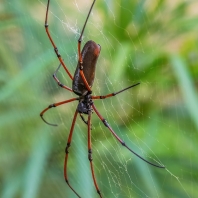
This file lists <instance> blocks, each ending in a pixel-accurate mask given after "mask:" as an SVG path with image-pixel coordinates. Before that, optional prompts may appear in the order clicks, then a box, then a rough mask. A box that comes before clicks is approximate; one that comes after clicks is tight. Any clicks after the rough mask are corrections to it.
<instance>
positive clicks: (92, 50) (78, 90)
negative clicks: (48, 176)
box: [40, 0, 165, 198]
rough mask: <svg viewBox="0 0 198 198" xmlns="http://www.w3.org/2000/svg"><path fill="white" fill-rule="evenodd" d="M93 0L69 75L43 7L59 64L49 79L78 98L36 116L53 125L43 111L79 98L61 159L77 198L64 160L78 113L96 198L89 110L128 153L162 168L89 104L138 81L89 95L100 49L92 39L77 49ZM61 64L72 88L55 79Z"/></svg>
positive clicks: (112, 94)
mask: <svg viewBox="0 0 198 198" xmlns="http://www.w3.org/2000/svg"><path fill="white" fill-rule="evenodd" d="M95 1H96V0H93V3H92V5H91V8H90V10H89V13H88V16H87V18H86V20H85V23H84V26H83V28H82V32H81V34H80V37H79V39H78V64H77V68H76V71H75V73H74V76H72V75H71V73H70V72H69V70H68V69H67V66H66V64H65V63H64V61H63V59H62V57H61V55H60V53H59V51H58V48H57V46H56V45H55V43H54V41H53V39H52V37H51V35H50V33H49V29H48V27H49V25H48V23H47V21H48V11H49V3H50V0H48V3H47V10H46V18H45V29H46V33H47V35H48V37H49V40H50V42H51V44H52V46H53V48H54V51H55V53H56V55H57V57H58V59H59V62H60V65H59V66H58V68H57V69H56V71H55V73H54V74H53V78H54V79H55V81H56V82H57V83H58V85H59V86H60V87H62V88H64V89H66V90H68V91H70V92H73V93H75V94H77V95H78V97H76V98H72V99H69V100H65V101H62V102H57V103H53V104H51V105H49V106H48V107H47V108H45V109H44V110H43V111H42V112H41V113H40V116H41V118H42V119H43V121H44V122H46V123H47V124H49V125H52V126H57V125H56V124H51V123H49V122H47V121H46V120H45V119H44V118H43V115H44V113H45V112H46V111H47V110H49V109H51V108H52V107H57V106H60V105H63V104H66V103H69V102H73V101H79V103H78V106H77V108H76V111H75V113H74V117H73V121H72V125H71V128H70V132H69V137H68V140H67V145H66V148H65V161H64V177H65V181H66V183H67V184H68V186H69V187H70V188H71V190H72V191H73V192H74V193H75V194H76V195H77V196H78V197H80V195H79V194H78V193H77V192H76V190H74V188H73V187H72V186H71V185H70V183H69V180H68V175H67V162H68V157H69V147H70V146H71V141H72V135H73V131H74V126H75V123H76V118H77V115H78V114H79V115H80V117H81V118H82V120H83V121H84V122H85V123H86V124H87V129H88V159H89V161H90V167H91V173H92V178H93V182H94V186H95V188H96V191H97V193H98V194H99V196H100V198H102V194H101V192H100V190H99V187H98V184H97V182H96V177H95V173H94V168H93V164H92V161H93V159H92V146H91V115H92V112H95V113H96V115H97V116H98V118H99V119H100V120H101V121H102V122H103V124H104V126H105V127H107V128H108V130H109V131H110V132H111V133H112V135H113V136H114V137H115V138H116V139H117V140H118V141H119V142H120V144H121V145H122V146H123V147H125V148H127V149H128V150H129V151H130V152H132V153H133V154H134V155H136V156H137V157H139V158H140V159H142V160H143V161H145V162H146V163H148V164H150V165H152V166H155V167H158V168H165V167H164V166H162V165H156V164H153V163H151V162H149V161H147V160H146V159H144V158H142V157H141V156H140V155H138V154H137V153H136V152H134V151H133V150H132V149H130V148H129V147H128V146H127V145H126V143H125V142H124V141H123V140H122V139H121V138H120V137H119V136H118V135H117V134H116V133H115V131H114V130H113V129H112V128H111V126H110V124H109V123H108V122H107V120H105V119H104V118H103V116H102V115H101V114H100V113H99V111H98V110H97V108H96V106H95V105H94V103H93V100H97V99H105V98H109V97H112V96H115V95H117V94H119V93H121V92H123V91H126V90H127V89H130V88H132V87H135V86H137V85H139V84H140V83H136V84H134V85H131V86H129V87H127V88H125V89H122V90H120V91H118V92H114V93H110V94H107V95H103V96H93V95H91V93H92V90H91V87H92V85H93V82H94V77H95V68H96V62H97V59H98V57H99V54H100V50H101V47H100V45H98V44H96V43H95V42H94V41H88V42H87V43H86V44H85V46H84V48H83V50H82V51H81V40H82V35H83V32H84V30H85V27H86V24H87V21H88V18H89V16H90V13H91V10H92V8H93V5H94V3H95ZM61 66H62V67H63V68H64V69H65V71H66V72H67V74H68V76H69V77H70V79H71V80H72V89H71V88H70V87H68V86H66V85H64V84H62V83H61V82H60V81H59V79H58V78H57V77H56V74H57V72H58V70H59V68H60V67H61ZM82 114H87V115H88V120H87V121H85V119H84V117H83V115H82Z"/></svg>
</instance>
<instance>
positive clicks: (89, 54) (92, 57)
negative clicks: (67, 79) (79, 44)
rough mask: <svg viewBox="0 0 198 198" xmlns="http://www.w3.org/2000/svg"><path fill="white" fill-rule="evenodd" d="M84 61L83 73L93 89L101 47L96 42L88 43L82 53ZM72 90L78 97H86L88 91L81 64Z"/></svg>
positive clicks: (75, 75) (76, 72)
mask: <svg viewBox="0 0 198 198" xmlns="http://www.w3.org/2000/svg"><path fill="white" fill-rule="evenodd" d="M81 54H82V60H83V64H82V65H83V72H84V75H85V78H86V80H87V82H88V84H89V86H90V87H92V85H93V82H94V78H95V69H96V63H97V60H98V56H99V54H100V45H98V44H96V43H95V42H94V41H88V42H87V43H86V44H85V46H84V47H83V50H82V52H81ZM72 90H73V92H74V93H75V94H77V95H86V94H87V92H88V90H87V88H86V86H85V85H84V82H83V80H82V78H81V76H80V69H79V63H78V65H77V67H76V71H75V73H74V79H73V82H72Z"/></svg>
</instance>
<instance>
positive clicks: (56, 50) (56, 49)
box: [54, 47, 61, 58]
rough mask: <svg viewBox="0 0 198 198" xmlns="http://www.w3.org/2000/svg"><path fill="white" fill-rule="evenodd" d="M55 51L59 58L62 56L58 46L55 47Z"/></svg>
mask: <svg viewBox="0 0 198 198" xmlns="http://www.w3.org/2000/svg"><path fill="white" fill-rule="evenodd" d="M54 51H55V53H56V55H57V57H58V58H59V57H61V55H60V54H59V53H58V48H57V47H55V48H54Z"/></svg>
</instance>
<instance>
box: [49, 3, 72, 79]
mask: <svg viewBox="0 0 198 198" xmlns="http://www.w3.org/2000/svg"><path fill="white" fill-rule="evenodd" d="M49 4H50V0H48V2H47V10H46V16H45V30H46V33H47V35H48V38H49V40H50V42H51V43H52V45H53V47H54V51H55V53H56V55H57V57H58V59H59V61H60V63H61V65H62V66H63V68H64V69H65V71H66V72H67V74H68V75H69V77H70V78H71V80H73V76H72V75H71V73H70V72H69V70H68V69H67V66H66V65H65V63H64V61H63V59H62V57H61V54H60V53H59V52H58V48H57V46H56V45H55V43H54V41H53V39H52V37H51V35H50V33H49V29H48V27H49V25H48V23H47V22H48V12H49Z"/></svg>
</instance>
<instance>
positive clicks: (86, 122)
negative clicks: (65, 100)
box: [80, 113, 88, 125]
mask: <svg viewBox="0 0 198 198" xmlns="http://www.w3.org/2000/svg"><path fill="white" fill-rule="evenodd" d="M80 117H81V119H82V121H83V122H84V123H85V124H87V125H88V121H86V120H85V118H84V116H83V115H82V113H80Z"/></svg>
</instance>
